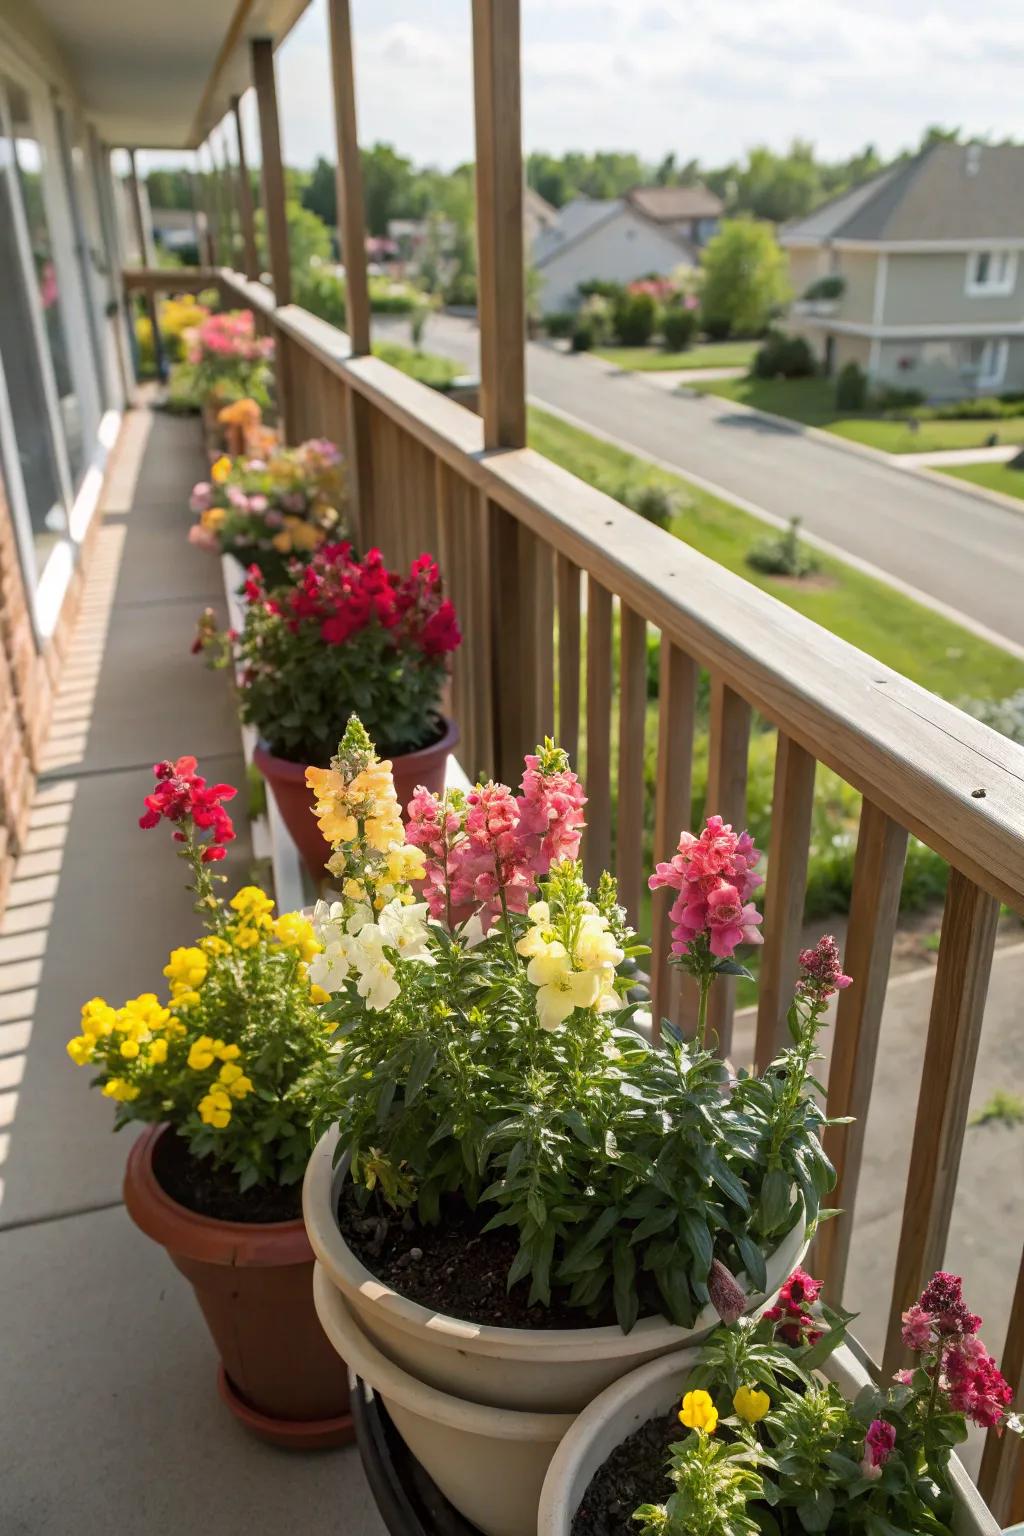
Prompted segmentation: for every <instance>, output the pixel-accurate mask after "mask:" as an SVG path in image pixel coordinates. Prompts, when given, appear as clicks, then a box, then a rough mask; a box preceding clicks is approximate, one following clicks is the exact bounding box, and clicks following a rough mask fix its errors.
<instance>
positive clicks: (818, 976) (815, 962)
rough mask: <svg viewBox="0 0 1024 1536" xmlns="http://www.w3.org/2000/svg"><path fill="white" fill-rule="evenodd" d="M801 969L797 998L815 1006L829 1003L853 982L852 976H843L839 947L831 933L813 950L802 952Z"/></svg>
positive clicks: (803, 950)
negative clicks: (831, 998) (829, 1000)
mask: <svg viewBox="0 0 1024 1536" xmlns="http://www.w3.org/2000/svg"><path fill="white" fill-rule="evenodd" d="M800 969H801V971H802V972H803V975H802V976H801V977H800V980H799V981H798V982H797V984H796V993H797V996H798V997H804V998H806V999H807V1000H808V1001H809V1002H812V1003H815V1004H823V1003H825V1002H827V1001H828V999H829V998H830V997H831V996H832V995H833V993H835V992H841V991H842V990H843V988H844V987H848V986H849V985H850V984H851V982H852V981H853V977H852V976H844V974H843V967H842V962H841V960H840V958H839V945H838V944H837V943H836V941H835V939H834V938H833V937H832V935H831V934H830V933H826V934H824V935H823V937H822V938H820V939H819V940H818V942H817V944H815V946H814V948H813V949H802V950H801V951H800Z"/></svg>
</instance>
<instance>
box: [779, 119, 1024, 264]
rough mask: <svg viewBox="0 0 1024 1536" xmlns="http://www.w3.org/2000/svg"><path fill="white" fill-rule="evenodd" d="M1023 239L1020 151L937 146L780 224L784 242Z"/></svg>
mask: <svg viewBox="0 0 1024 1536" xmlns="http://www.w3.org/2000/svg"><path fill="white" fill-rule="evenodd" d="M1021 237H1024V148H1018V147H1016V146H1014V145H1004V144H1000V145H989V144H966V145H965V144H935V145H933V146H932V147H931V148H930V149H926V150H924V151H923V152H922V153H921V154H919V155H915V156H914V157H913V158H912V159H910V160H906V161H904V162H902V163H901V164H899V165H895V166H891V167H890V168H889V169H888V170H886V171H882V172H880V174H879V175H877V176H873V177H872V178H871V179H870V181H866V182H864V184H863V185H862V186H860V187H855V188H854V189H853V191H852V192H844V193H843V194H842V195H841V196H839V197H834V198H832V199H831V201H829V202H827V203H823V204H822V205H821V207H820V208H816V209H815V210H814V212H813V213H809V214H808V215H807V217H806V218H803V219H794V220H791V221H790V223H788V224H784V225H783V227H782V229H781V231H780V238H781V240H782V243H783V245H787V244H799V243H800V242H802V241H809V242H812V243H817V242H818V241H827V240H907V241H918V240H986V239H988V240H992V239H995V240H998V239H1013V238H1018V239H1019V238H1021Z"/></svg>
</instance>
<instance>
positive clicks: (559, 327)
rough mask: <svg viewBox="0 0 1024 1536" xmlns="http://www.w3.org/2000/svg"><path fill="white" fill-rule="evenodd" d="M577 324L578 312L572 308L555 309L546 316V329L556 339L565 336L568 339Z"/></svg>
mask: <svg viewBox="0 0 1024 1536" xmlns="http://www.w3.org/2000/svg"><path fill="white" fill-rule="evenodd" d="M575 324H576V314H575V311H573V310H571V309H557V310H553V311H552V312H551V314H549V315H545V316H544V329H545V330H546V331H547V333H548V335H549V336H551V337H554V338H555V339H556V340H558V339H563V338H564V339H565V340H568V338H569V337H570V336H571V335H572V332H573V327H574V326H575Z"/></svg>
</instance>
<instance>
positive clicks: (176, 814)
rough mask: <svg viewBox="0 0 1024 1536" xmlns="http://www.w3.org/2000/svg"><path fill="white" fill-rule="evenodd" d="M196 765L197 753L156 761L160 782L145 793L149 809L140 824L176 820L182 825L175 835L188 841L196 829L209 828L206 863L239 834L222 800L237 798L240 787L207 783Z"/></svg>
mask: <svg viewBox="0 0 1024 1536" xmlns="http://www.w3.org/2000/svg"><path fill="white" fill-rule="evenodd" d="M196 767H197V763H196V760H195V758H194V757H179V758H177V759H176V760H175V761H174V762H173V763H171V762H166V761H165V762H162V763H156V764H155V765H154V767H153V772H154V774H155V775H156V779H157V786H156V789H155V790H154V791H153V793H152V794H151V795H147V796H146V797H145V800H144V802H143V803H144V805H145V807H146V809H145V810H144V811H143V813H142V815H141V816H140V817H139V826H140V827H142V828H143V829H144V830H146V831H148V830H149V828H150V827H155V826H158V825H159V823H160V822H161V821H172V822H174V823H175V824H176V825H177V826H178V831H177V832H175V834H174V838H175V841H176V842H179V843H187V842H188V840H189V833H190V832H191V831H192V830H193V829H194V830H196V831H200V832H207V831H209V832H211V833H212V836H211V838H210V841H209V843H207V845H206V847H205V848H204V849H203V855H202V858H203V863H204V864H215V863H216V862H217V860H218V859H222V858H223V857H224V854H225V849H224V846H223V845H224V844H225V843H230V842H231V841H232V840H233V839H234V836H235V829H234V827H233V825H232V823H231V817H230V816H229V815H228V813H227V811H226V810H225V809H224V807H223V805H222V804H221V801H223V800H231V799H233V798H234V796H235V795H237V793H238V791H237V789H234V788H233V787H232V786H231V785H230V784H207V782H206V780H205V779H204V778H203V777H202V775H201V774H198V773H196ZM182 825H184V826H185V830H184V831H182V830H181V827H182Z"/></svg>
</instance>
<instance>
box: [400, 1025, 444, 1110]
mask: <svg viewBox="0 0 1024 1536" xmlns="http://www.w3.org/2000/svg"><path fill="white" fill-rule="evenodd" d="M436 1060H437V1051H436V1050H435V1048H434V1047H433V1046H432V1045H431V1044H430V1042H429V1040H424V1041H423V1043H422V1045H421V1046H420V1047H419V1049H418V1050H417V1052H416V1054H415V1056H414V1057H413V1059H412V1066H411V1067H410V1068H409V1076H408V1077H407V1078H406V1080H405V1089H404V1095H405V1103H406V1105H407V1106H408V1105H410V1104H412V1103H413V1102H414V1100H415V1099H416V1098H417V1097H418V1096H419V1092H420V1089H421V1088H422V1087H423V1085H424V1083H425V1082H426V1080H427V1078H428V1077H429V1076H430V1074H431V1072H432V1071H433V1068H434V1062H435V1061H436Z"/></svg>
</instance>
